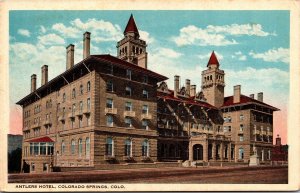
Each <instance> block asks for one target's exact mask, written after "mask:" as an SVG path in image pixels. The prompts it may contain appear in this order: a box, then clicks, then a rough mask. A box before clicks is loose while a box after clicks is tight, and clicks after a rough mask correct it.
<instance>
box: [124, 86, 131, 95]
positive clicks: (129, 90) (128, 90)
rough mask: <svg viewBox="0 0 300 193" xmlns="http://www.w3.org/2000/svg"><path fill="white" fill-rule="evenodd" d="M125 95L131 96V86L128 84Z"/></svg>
mask: <svg viewBox="0 0 300 193" xmlns="http://www.w3.org/2000/svg"><path fill="white" fill-rule="evenodd" d="M125 95H126V96H131V88H130V87H129V86H126V88H125Z"/></svg>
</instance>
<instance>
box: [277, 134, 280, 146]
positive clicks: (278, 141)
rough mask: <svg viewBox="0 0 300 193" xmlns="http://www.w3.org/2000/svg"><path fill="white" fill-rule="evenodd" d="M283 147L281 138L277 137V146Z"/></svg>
mask: <svg viewBox="0 0 300 193" xmlns="http://www.w3.org/2000/svg"><path fill="white" fill-rule="evenodd" d="M280 145H281V137H279V135H277V137H276V146H280Z"/></svg>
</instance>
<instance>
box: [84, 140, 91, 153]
mask: <svg viewBox="0 0 300 193" xmlns="http://www.w3.org/2000/svg"><path fill="white" fill-rule="evenodd" d="M85 155H86V156H87V157H88V156H90V138H89V137H87V138H86V139H85Z"/></svg>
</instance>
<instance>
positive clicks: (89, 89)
mask: <svg viewBox="0 0 300 193" xmlns="http://www.w3.org/2000/svg"><path fill="white" fill-rule="evenodd" d="M86 89H87V91H88V92H90V91H91V82H90V81H88V82H87V85H86Z"/></svg>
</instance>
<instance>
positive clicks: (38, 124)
mask: <svg viewBox="0 0 300 193" xmlns="http://www.w3.org/2000/svg"><path fill="white" fill-rule="evenodd" d="M40 126H41V125H40V123H39V122H37V123H34V124H33V125H32V126H31V129H34V128H38V127H40Z"/></svg>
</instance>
